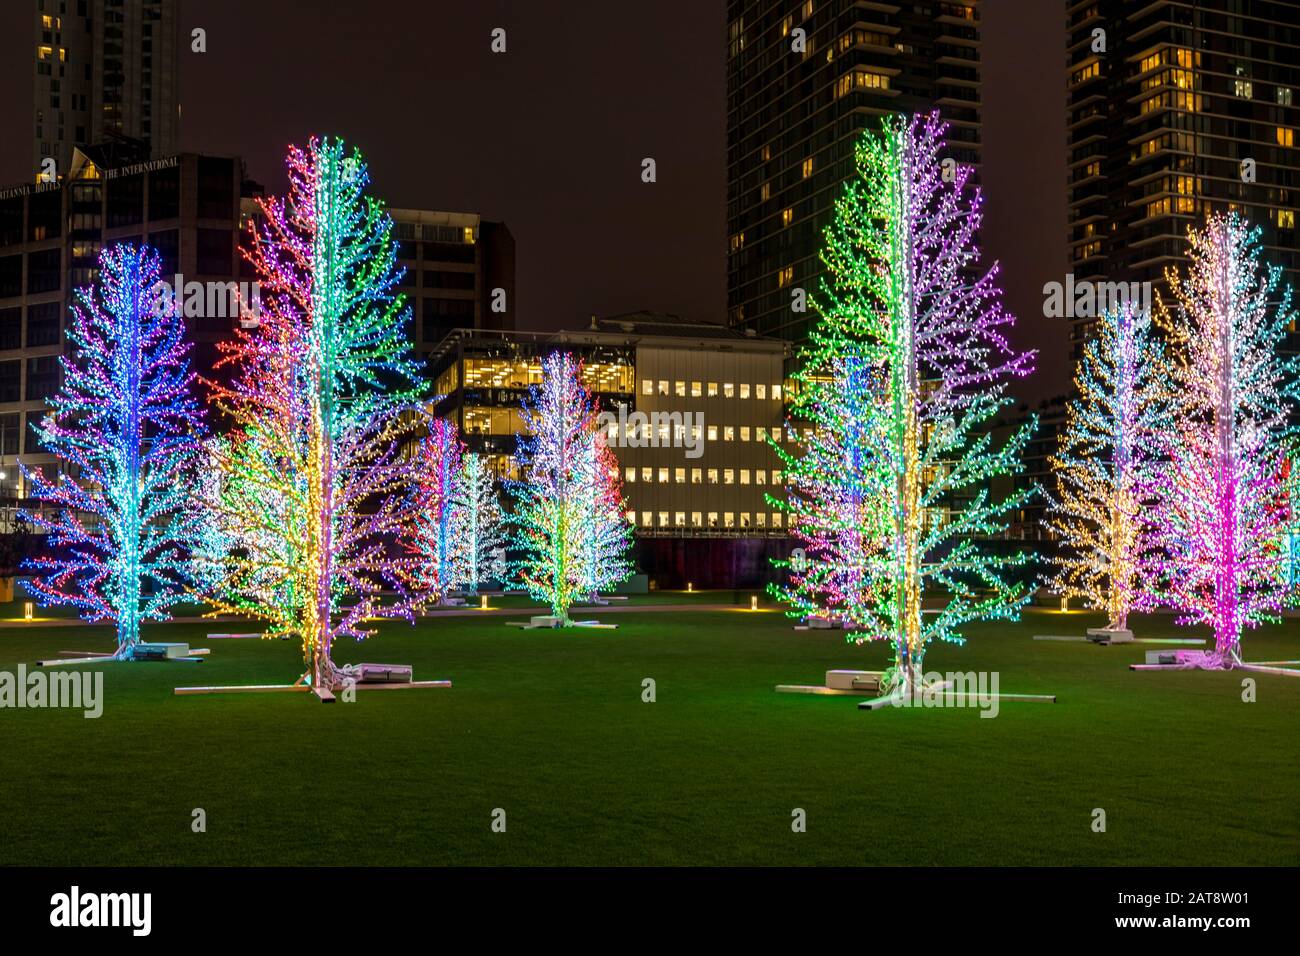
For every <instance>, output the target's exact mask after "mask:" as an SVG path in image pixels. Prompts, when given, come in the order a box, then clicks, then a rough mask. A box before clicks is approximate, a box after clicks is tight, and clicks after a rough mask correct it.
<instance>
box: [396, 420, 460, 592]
mask: <svg viewBox="0 0 1300 956" xmlns="http://www.w3.org/2000/svg"><path fill="white" fill-rule="evenodd" d="M464 454H465V445H464V443H462V442H461V440H460V436H459V435H458V434H457V433H456V425H455V423H454V422H450V421H448V420H446V419H444V418H435V419H433V420H432V421H430V422H429V427H428V432H427V433H426V434H425V435H424V436H423V437H422V438H421V439H420V441H419V442H418V443H417V445H416V454H415V459H416V471H415V476H414V477H415V485H414V487H413V489H412V501H411V520H410V522H409V523H408V524H407V525H406V526H405V527H404V528H403V529H402V534H401V538H400V540H401V542H402V547H403V549H404V550H405V551H406V553H407V554H408V555H409V556H410V560H409V563H408V565H407V571H406V576H407V579H408V581H409V584H410V588H411V590H412V592H413V593H414V594H415V595H416V596H418V597H419V598H420V599H421V600H422V601H425V602H431V603H434V604H436V603H438V602H439V601H441V600H442V599H443V598H444V597H445V596H446V595H447V592H448V591H449V590H451V589H452V588H453V587H455V586H457V585H458V584H459V581H458V580H457V579H456V568H455V554H456V525H457V524H458V520H457V508H456V500H457V498H458V497H459V484H460V480H461V469H462V460H463V457H464Z"/></svg>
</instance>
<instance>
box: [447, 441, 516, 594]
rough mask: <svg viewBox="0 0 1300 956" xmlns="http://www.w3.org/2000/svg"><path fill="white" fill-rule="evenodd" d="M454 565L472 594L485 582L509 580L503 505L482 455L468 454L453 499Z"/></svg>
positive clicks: (456, 572) (458, 579)
mask: <svg viewBox="0 0 1300 956" xmlns="http://www.w3.org/2000/svg"><path fill="white" fill-rule="evenodd" d="M452 521H453V525H454V527H453V533H452V538H453V540H454V542H455V550H454V553H453V555H452V564H453V567H454V569H455V577H456V580H457V581H458V582H460V583H461V584H463V585H464V587H465V590H466V591H468V592H469V593H470V594H477V593H478V589H479V585H480V584H481V583H483V582H484V581H502V580H504V579H505V576H506V561H505V536H504V534H503V531H502V529H503V524H504V521H503V518H502V514H501V502H500V500H499V499H498V497H497V492H496V487H495V483H494V482H493V480H492V472H491V471H489V470H488V468H487V466H486V465H485V464H484V459H483V456H482V455H475V454H472V453H471V454H466V455H465V456H464V457H463V459H462V464H461V472H460V477H459V480H458V481H457V482H456V488H455V492H454V496H453V499H452Z"/></svg>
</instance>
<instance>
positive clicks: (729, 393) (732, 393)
mask: <svg viewBox="0 0 1300 956" xmlns="http://www.w3.org/2000/svg"><path fill="white" fill-rule="evenodd" d="M722 397H723V398H735V397H736V386H735V385H733V384H732V383H731V382H724V383H723V385H722Z"/></svg>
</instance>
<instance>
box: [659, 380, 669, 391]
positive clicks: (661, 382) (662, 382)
mask: <svg viewBox="0 0 1300 956" xmlns="http://www.w3.org/2000/svg"><path fill="white" fill-rule="evenodd" d="M659 394H660V395H667V394H668V380H667V379H662V378H661V379H660V380H659Z"/></svg>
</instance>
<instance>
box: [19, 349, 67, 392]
mask: <svg viewBox="0 0 1300 956" xmlns="http://www.w3.org/2000/svg"><path fill="white" fill-rule="evenodd" d="M58 390H59V359H58V356H56V355H43V356H41V357H40V358H31V359H28V360H27V395H26V398H27V401H29V402H39V401H44V400H45V399H47V398H49V397H50V396H52V395H53V394H54V393H55V392H57V391H58Z"/></svg>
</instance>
